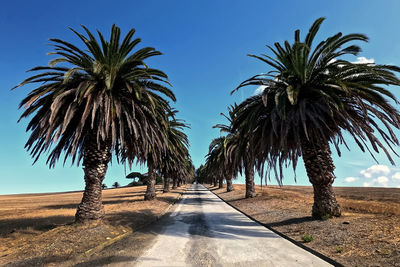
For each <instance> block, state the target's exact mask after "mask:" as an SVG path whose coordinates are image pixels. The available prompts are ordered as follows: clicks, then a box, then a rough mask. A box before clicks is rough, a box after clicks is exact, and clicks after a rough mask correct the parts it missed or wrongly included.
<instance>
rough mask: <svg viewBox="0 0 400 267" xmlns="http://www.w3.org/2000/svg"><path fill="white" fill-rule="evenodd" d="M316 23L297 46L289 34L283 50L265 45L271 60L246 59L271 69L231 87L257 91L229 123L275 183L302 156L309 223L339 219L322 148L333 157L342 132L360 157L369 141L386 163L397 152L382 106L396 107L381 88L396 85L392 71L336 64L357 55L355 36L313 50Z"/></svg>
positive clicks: (359, 37) (392, 119) (389, 116)
mask: <svg viewBox="0 0 400 267" xmlns="http://www.w3.org/2000/svg"><path fill="white" fill-rule="evenodd" d="M323 20H324V18H319V19H317V20H316V21H315V22H314V24H313V25H312V26H311V28H310V30H309V32H308V34H307V36H306V38H305V40H304V41H301V40H300V31H299V30H296V31H295V36H294V42H293V43H292V44H290V43H289V42H288V41H285V42H284V44H283V45H281V44H279V43H275V49H274V48H272V47H269V46H268V47H269V49H270V50H271V51H272V53H273V54H274V55H275V57H270V56H268V55H262V56H256V55H250V56H251V57H254V58H256V59H259V60H261V61H263V62H265V63H266V64H267V65H268V66H269V67H271V68H272V70H271V71H270V72H268V73H267V74H262V75H256V76H254V77H252V78H250V79H248V80H246V81H244V82H243V83H241V84H240V85H239V87H238V88H240V87H243V86H249V85H258V86H265V89H264V91H263V93H262V94H261V95H257V96H254V97H250V98H249V99H247V100H245V101H244V102H243V103H242V104H241V105H239V107H238V109H239V111H238V113H239V115H238V119H237V122H236V123H234V124H235V125H236V126H235V127H238V125H240V123H243V122H245V121H247V122H248V124H247V129H246V130H244V131H243V129H242V131H243V133H244V134H247V135H249V136H250V137H251V140H252V141H251V146H252V147H253V149H254V155H255V158H256V160H257V168H258V169H259V170H260V169H261V168H263V164H264V162H265V161H266V162H267V164H268V168H269V169H273V170H275V175H276V177H277V180H278V181H279V182H280V183H281V182H282V178H283V177H282V168H283V166H286V165H287V164H288V163H290V162H291V164H292V165H293V168H294V169H295V168H296V164H297V161H298V158H299V157H300V156H302V157H303V161H304V164H305V167H306V171H307V175H308V178H309V180H310V182H311V183H312V185H313V188H314V205H313V209H312V215H313V216H314V217H315V218H321V217H322V216H325V215H330V216H340V208H339V205H338V203H337V201H336V198H335V195H334V192H333V189H332V184H333V181H334V179H335V176H334V173H333V171H334V169H335V166H334V164H333V161H332V157H331V150H330V146H329V143H332V144H333V145H334V146H335V148H336V150H337V152H338V154H339V155H340V149H339V145H340V144H345V145H346V141H345V139H344V136H343V133H344V132H348V133H349V134H350V135H351V136H352V137H353V138H354V140H355V142H356V143H357V144H358V146H359V147H360V148H361V150H362V151H365V149H367V150H368V151H370V148H369V145H368V142H369V144H370V145H371V146H372V148H373V150H374V151H376V152H379V150H380V149H381V150H382V151H384V153H386V155H387V157H388V159H389V160H390V162H391V163H392V164H393V160H392V158H391V156H390V154H389V151H388V150H391V151H392V152H393V153H395V151H394V150H393V149H392V145H399V140H398V139H397V137H396V135H395V134H394V132H393V130H392V127H394V128H397V129H399V127H400V114H399V112H398V111H397V109H396V108H395V107H394V106H393V105H392V104H391V103H390V101H389V100H391V101H394V102H395V103H398V101H397V100H396V98H395V96H394V95H393V94H392V93H391V92H389V91H388V90H387V89H385V88H384V87H383V86H385V85H400V80H399V79H398V78H397V77H396V76H395V74H394V72H398V71H400V69H399V68H398V67H396V66H390V65H378V64H355V63H352V62H349V61H347V60H346V59H344V58H343V57H342V56H347V55H357V54H358V53H359V52H360V51H361V49H360V48H359V47H358V46H356V45H350V44H348V43H349V42H352V41H364V42H365V41H367V40H368V38H367V37H366V36H365V35H363V34H348V35H343V34H342V33H337V34H335V35H333V36H331V37H329V38H327V39H326V40H324V41H322V42H320V43H319V44H317V45H316V46H313V40H314V37H315V35H316V34H317V32H318V29H319V27H320V25H321V23H322V22H323ZM238 88H237V89H238ZM237 89H236V90H237ZM234 91H235V90H234ZM377 121H380V123H379V124H378V123H377ZM385 129H386V131H385ZM378 133H379V134H378ZM378 136H380V137H381V139H378ZM346 146H347V145H346ZM370 153H371V151H370ZM371 155H372V156H373V154H372V153H371ZM278 168H279V171H278V170H277V169H278Z"/></svg>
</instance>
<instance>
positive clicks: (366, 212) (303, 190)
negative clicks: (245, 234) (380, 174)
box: [209, 185, 400, 266]
mask: <svg viewBox="0 0 400 267" xmlns="http://www.w3.org/2000/svg"><path fill="white" fill-rule="evenodd" d="M209 188H210V189H211V190H212V191H213V192H214V193H216V194H218V195H219V196H220V197H221V198H222V199H224V200H225V201H227V202H228V203H230V204H231V205H233V206H234V207H236V208H237V209H239V210H241V211H242V212H244V213H246V214H247V215H249V216H251V217H253V218H254V219H256V220H258V221H260V222H262V223H265V224H267V225H268V226H270V227H271V228H273V229H274V230H276V231H278V232H280V233H283V234H284V235H287V236H289V237H290V238H292V239H294V240H296V241H298V242H302V243H303V244H304V245H305V246H308V247H310V248H312V249H314V250H316V251H318V252H319V253H321V254H323V255H326V256H328V257H330V258H332V259H334V260H336V261H337V262H339V263H341V264H343V265H345V266H400V189H392V188H391V189H386V188H354V187H353V188H344V187H341V188H335V192H336V194H337V198H338V201H339V204H341V206H342V212H343V213H342V214H343V215H342V217H340V218H332V219H329V220H325V221H323V220H313V219H312V218H311V217H310V214H311V207H312V203H313V194H312V187H305V186H304V187H303V186H285V187H282V188H279V187H277V186H268V187H265V186H264V187H263V190H262V191H261V188H260V187H259V186H257V188H256V190H257V193H258V195H257V197H255V198H252V199H245V198H244V196H245V185H235V190H234V191H233V192H229V193H227V192H226V189H225V188H224V189H217V188H214V187H210V186H209ZM305 234H308V235H312V237H313V240H312V241H311V242H308V243H304V241H303V240H302V237H303V235H305Z"/></svg>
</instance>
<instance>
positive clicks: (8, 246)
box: [0, 185, 184, 266]
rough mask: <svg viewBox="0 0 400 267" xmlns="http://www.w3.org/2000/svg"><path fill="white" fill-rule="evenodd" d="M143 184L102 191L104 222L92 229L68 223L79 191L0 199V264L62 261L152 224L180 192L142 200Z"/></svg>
mask: <svg viewBox="0 0 400 267" xmlns="http://www.w3.org/2000/svg"><path fill="white" fill-rule="evenodd" d="M145 189H146V188H145V186H139V187H128V188H118V189H107V190H104V191H103V203H104V206H105V211H106V218H105V220H104V222H103V223H100V224H92V225H85V226H82V225H75V224H73V221H74V215H75V211H76V207H77V205H78V204H79V202H80V200H81V198H82V192H68V193H47V194H24V195H4V196H0V265H3V264H11V263H13V264H15V265H18V266H19V265H25V266H32V265H46V264H50V263H52V262H53V263H54V262H62V261H64V260H66V259H69V258H71V257H74V256H76V255H77V254H79V253H82V252H85V251H87V250H89V249H91V248H93V247H95V246H97V245H98V244H101V243H102V242H104V241H107V240H109V239H111V238H113V237H115V236H118V235H120V234H123V233H124V232H127V231H128V230H130V229H132V230H133V231H135V230H137V229H139V228H140V227H143V226H144V225H146V224H148V223H150V222H153V221H155V220H156V219H157V218H158V217H159V216H161V215H162V214H163V213H165V211H166V210H167V208H168V207H169V206H170V204H172V203H173V202H175V201H176V199H177V198H178V197H179V196H180V194H181V193H182V192H183V190H184V188H180V189H177V190H172V191H171V192H170V193H165V194H163V193H162V188H161V186H159V185H157V195H158V196H157V198H156V199H155V200H153V201H143V197H144V192H145Z"/></svg>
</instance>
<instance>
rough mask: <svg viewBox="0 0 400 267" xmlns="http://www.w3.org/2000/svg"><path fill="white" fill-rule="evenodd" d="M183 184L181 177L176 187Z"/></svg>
mask: <svg viewBox="0 0 400 267" xmlns="http://www.w3.org/2000/svg"><path fill="white" fill-rule="evenodd" d="M181 185H182V181H181V179H178V181H177V183H176V187H181Z"/></svg>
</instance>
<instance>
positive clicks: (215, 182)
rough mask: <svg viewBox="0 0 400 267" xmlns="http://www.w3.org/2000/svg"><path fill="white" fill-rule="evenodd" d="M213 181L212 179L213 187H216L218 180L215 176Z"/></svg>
mask: <svg viewBox="0 0 400 267" xmlns="http://www.w3.org/2000/svg"><path fill="white" fill-rule="evenodd" d="M213 181H214V187H216V186H217V184H218V180H217V178H215V177H214V178H213Z"/></svg>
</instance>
